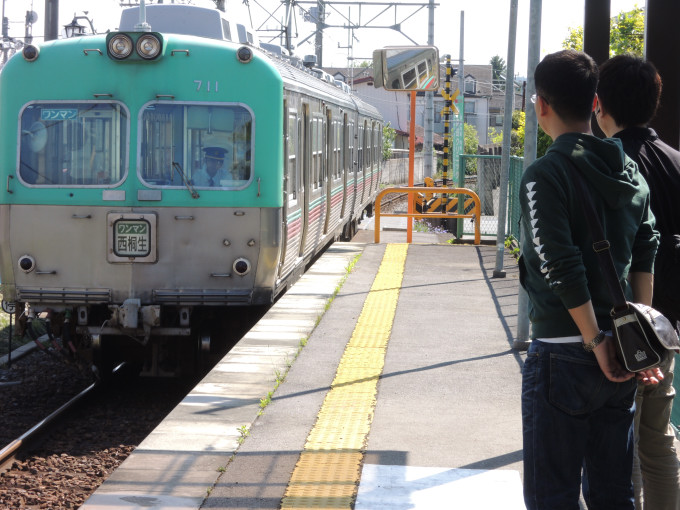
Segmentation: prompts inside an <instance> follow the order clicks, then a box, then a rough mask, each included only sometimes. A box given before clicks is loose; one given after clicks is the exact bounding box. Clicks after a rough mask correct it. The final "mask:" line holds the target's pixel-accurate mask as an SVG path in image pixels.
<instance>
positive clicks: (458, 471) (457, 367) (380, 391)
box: [81, 218, 524, 510]
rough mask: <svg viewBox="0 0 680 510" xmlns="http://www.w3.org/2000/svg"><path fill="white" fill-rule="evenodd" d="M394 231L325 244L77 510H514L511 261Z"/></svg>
mask: <svg viewBox="0 0 680 510" xmlns="http://www.w3.org/2000/svg"><path fill="white" fill-rule="evenodd" d="M385 219H387V218H385ZM369 223H370V222H369ZM389 223H390V222H385V223H383V225H382V226H383V232H381V242H380V243H379V244H375V243H374V242H373V235H374V232H373V231H372V230H370V225H369V227H368V228H367V227H366V226H365V225H364V223H362V226H363V227H364V228H366V230H363V231H361V232H360V233H359V235H357V237H356V238H355V240H354V242H351V243H335V244H333V245H331V247H330V248H329V249H328V250H327V251H326V252H325V253H324V255H323V256H322V257H321V258H320V259H319V260H318V261H316V262H315V263H314V265H313V266H312V267H311V268H310V270H309V271H308V272H307V273H306V274H305V275H304V276H303V277H302V278H301V279H300V280H299V281H298V282H297V283H296V284H295V285H294V286H293V287H292V288H291V289H290V290H289V291H288V292H287V293H286V294H285V295H284V296H283V297H282V298H281V299H279V300H278V301H277V303H276V304H275V305H274V306H273V307H272V309H271V310H270V311H269V312H268V313H267V314H266V315H265V316H264V317H263V319H262V320H261V321H260V322H259V323H258V324H257V325H256V326H255V327H254V328H253V329H252V330H251V331H250V332H249V333H248V334H247V335H246V336H245V337H244V338H243V339H242V340H241V341H240V342H239V343H238V344H237V346H236V347H235V348H234V349H232V351H231V352H230V353H229V354H227V355H226V356H225V357H224V358H223V359H222V360H221V361H220V362H219V363H218V364H217V365H216V366H215V368H214V369H213V370H212V371H211V372H210V373H209V374H208V375H207V376H206V377H205V378H204V379H203V380H202V381H201V382H200V383H199V384H198V385H197V386H196V387H195V388H194V390H193V391H192V392H191V393H190V394H189V395H188V396H187V397H186V398H185V399H184V400H183V401H182V402H181V403H180V404H179V405H178V406H177V408H175V409H174V410H173V411H172V412H171V413H170V414H169V415H168V417H167V418H166V420H165V421H164V422H163V423H162V424H161V425H160V426H159V427H158V428H157V429H156V430H154V431H153V432H152V433H151V435H150V436H149V437H148V438H147V439H146V440H145V441H144V442H142V444H140V445H139V447H138V448H137V449H136V450H135V451H134V452H133V453H132V454H131V455H130V457H128V459H126V460H125V462H123V464H122V465H121V466H120V467H119V469H118V470H117V471H116V472H115V473H114V474H113V475H112V476H111V477H110V478H109V479H108V480H107V481H106V482H105V483H104V484H103V485H102V486H101V487H100V488H99V490H97V492H96V493H95V494H93V495H92V496H91V497H90V498H89V500H88V501H86V502H85V504H84V505H83V506H82V507H81V508H82V509H86V510H102V509H106V510H110V509H113V508H115V509H131V508H138V509H142V508H144V509H148V508H153V509H161V508H162V509H173V510H182V509H187V510H194V509H198V508H201V509H204V508H206V509H207V508H215V509H219V508H223V509H227V508H229V509H246V508H248V509H253V508H259V509H270V508H271V509H275V508H333V509H339V508H347V509H350V508H354V509H355V510H369V509H370V510H374V509H383V508H384V509H391V510H395V509H407V508H408V509H423V510H424V509H427V510H433V509H438V508H447V509H450V508H476V509H481V510H483V509H489V510H491V509H494V510H495V509H498V508H503V509H507V510H513V509H517V510H519V509H524V503H523V499H522V484H521V476H522V464H521V461H522V437H521V412H520V394H521V367H522V364H523V358H524V353H522V352H518V351H516V350H513V349H512V344H513V335H514V333H515V330H516V320H517V292H518V285H519V282H518V271H517V264H516V262H515V260H514V258H512V257H511V256H510V255H509V254H505V255H504V259H503V260H504V270H505V272H506V277H505V278H493V277H492V274H493V270H494V266H495V263H496V254H497V251H496V246H495V245H481V246H474V245H472V244H469V245H451V244H447V243H445V242H444V241H443V237H442V236H441V235H438V234H429V233H418V232H414V233H413V242H412V243H411V244H406V234H405V232H404V231H403V230H401V229H400V228H396V229H392V228H390V224H389Z"/></svg>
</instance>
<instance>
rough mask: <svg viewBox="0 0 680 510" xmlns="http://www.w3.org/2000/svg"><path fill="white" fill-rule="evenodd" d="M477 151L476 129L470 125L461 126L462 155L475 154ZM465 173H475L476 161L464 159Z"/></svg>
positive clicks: (477, 138)
mask: <svg viewBox="0 0 680 510" xmlns="http://www.w3.org/2000/svg"><path fill="white" fill-rule="evenodd" d="M478 150H479V135H478V134H477V128H475V126H473V125H472V124H463V153H464V154H477V151H478ZM465 173H466V174H468V175H471V174H476V173H477V159H476V158H465Z"/></svg>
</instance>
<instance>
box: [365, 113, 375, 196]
mask: <svg viewBox="0 0 680 510" xmlns="http://www.w3.org/2000/svg"><path fill="white" fill-rule="evenodd" d="M365 156H366V165H365V167H366V178H367V179H368V196H367V197H366V199H367V200H368V198H369V197H372V196H373V192H374V191H375V176H374V174H373V123H371V122H367V123H366V152H365Z"/></svg>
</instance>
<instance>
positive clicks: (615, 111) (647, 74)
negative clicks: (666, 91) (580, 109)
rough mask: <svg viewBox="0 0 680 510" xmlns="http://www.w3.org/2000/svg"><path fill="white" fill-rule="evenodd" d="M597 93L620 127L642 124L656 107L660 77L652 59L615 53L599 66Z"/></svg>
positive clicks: (653, 112)
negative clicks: (648, 60) (645, 59)
mask: <svg viewBox="0 0 680 510" xmlns="http://www.w3.org/2000/svg"><path fill="white" fill-rule="evenodd" d="M597 96H598V98H599V100H600V101H601V102H602V106H603V107H604V109H605V110H606V111H607V113H608V114H609V115H611V116H612V118H613V119H614V121H615V122H616V124H618V125H619V126H624V127H630V126H638V125H644V124H647V123H648V122H649V121H650V120H652V118H653V117H654V115H656V110H657V108H658V107H659V99H660V97H661V77H660V76H659V73H658V72H657V70H656V67H654V64H652V63H651V62H646V61H644V60H642V59H641V58H639V57H636V56H634V55H617V56H615V57H612V58H610V59H609V60H607V61H606V62H605V63H604V64H602V65H601V66H600V83H599V85H598V87H597Z"/></svg>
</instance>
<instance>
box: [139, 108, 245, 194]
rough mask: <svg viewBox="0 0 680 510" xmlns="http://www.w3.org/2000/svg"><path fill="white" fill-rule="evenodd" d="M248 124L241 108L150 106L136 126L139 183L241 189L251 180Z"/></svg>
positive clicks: (243, 109) (157, 185) (162, 185)
mask: <svg viewBox="0 0 680 510" xmlns="http://www.w3.org/2000/svg"><path fill="white" fill-rule="evenodd" d="M252 124H253V120H252V115H251V113H250V110H248V109H247V108H245V107H244V106H242V105H217V104H215V105H204V104H201V105H198V104H177V103H172V104H168V103H153V104H150V105H148V106H147V107H146V108H145V109H144V111H143V113H142V121H141V130H142V134H141V144H140V150H141V154H140V173H141V179H142V180H143V181H144V182H146V183H147V184H148V185H149V186H150V187H181V186H184V185H186V184H189V185H191V186H193V187H195V188H199V189H200V188H223V189H225V188H226V189H228V188H240V187H243V186H245V185H247V183H248V182H249V181H250V178H251V175H252V168H251V166H252V158H251V153H252V150H251V142H252V127H253V126H252Z"/></svg>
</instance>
